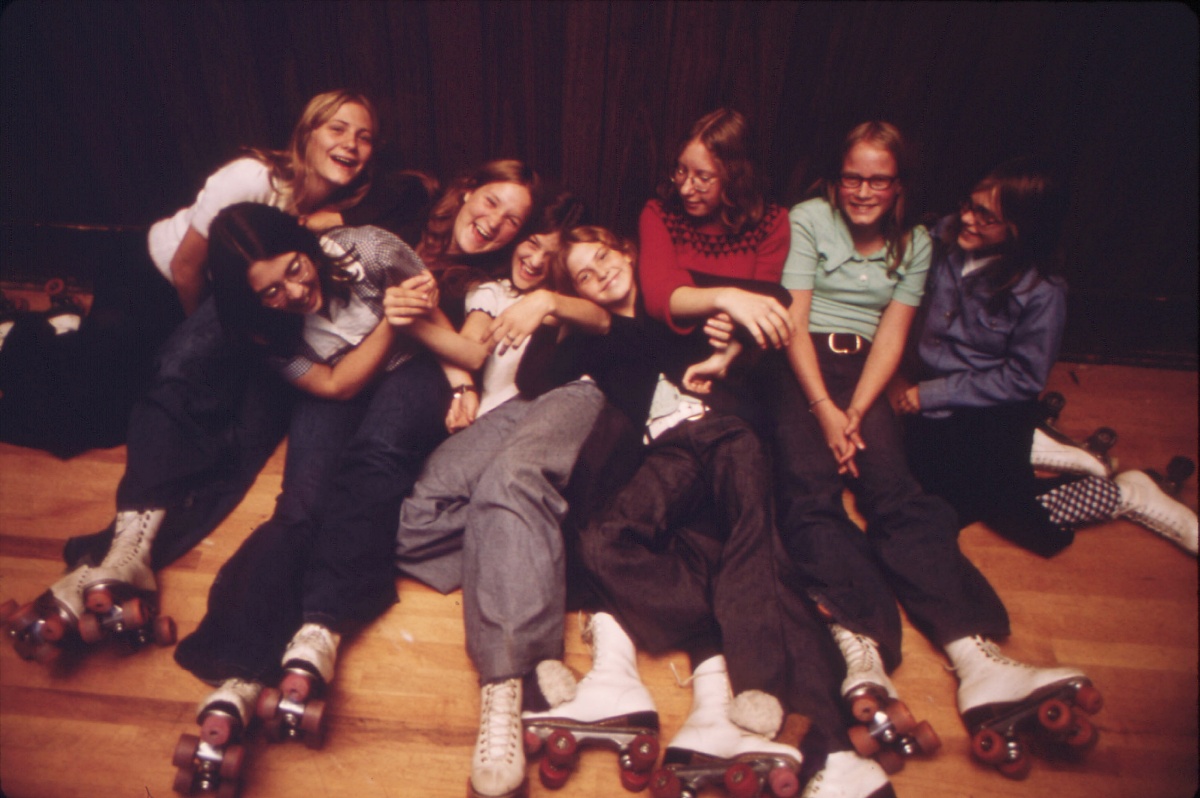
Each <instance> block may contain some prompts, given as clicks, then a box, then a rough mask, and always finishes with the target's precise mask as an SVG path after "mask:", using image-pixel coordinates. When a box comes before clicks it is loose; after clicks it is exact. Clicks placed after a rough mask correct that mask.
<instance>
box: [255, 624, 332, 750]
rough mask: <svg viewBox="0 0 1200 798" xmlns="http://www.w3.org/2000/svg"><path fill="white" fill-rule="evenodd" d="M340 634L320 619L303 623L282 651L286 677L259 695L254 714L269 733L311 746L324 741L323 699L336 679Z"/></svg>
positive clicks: (317, 746) (275, 739) (319, 744)
mask: <svg viewBox="0 0 1200 798" xmlns="http://www.w3.org/2000/svg"><path fill="white" fill-rule="evenodd" d="M341 639H342V638H341V635H339V634H337V633H336V632H333V631H330V630H329V629H328V628H326V627H324V626H322V625H320V624H317V623H306V624H304V625H303V626H301V627H300V628H299V629H298V630H297V631H296V634H295V635H294V636H293V637H292V641H291V642H290V643H288V647H287V650H286V651H284V652H283V678H282V679H281V680H280V682H279V687H278V688H275V687H268V688H266V689H264V690H263V691H262V693H261V694H260V695H259V697H258V705H257V707H256V710H255V714H257V715H258V717H259V718H261V719H262V721H263V728H264V729H266V732H267V737H268V738H269V739H271V740H272V741H274V742H278V741H280V740H303V741H304V744H305V745H306V746H308V747H309V748H314V749H316V748H320V747H321V746H323V745H324V744H325V702H324V701H322V700H321V699H320V696H321V695H322V694H323V693H324V691H325V688H326V687H327V686H328V685H329V683H330V682H332V681H333V666H334V663H335V662H336V660H337V647H338V643H339V642H341Z"/></svg>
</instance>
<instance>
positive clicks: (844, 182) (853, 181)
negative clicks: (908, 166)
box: [838, 172, 900, 191]
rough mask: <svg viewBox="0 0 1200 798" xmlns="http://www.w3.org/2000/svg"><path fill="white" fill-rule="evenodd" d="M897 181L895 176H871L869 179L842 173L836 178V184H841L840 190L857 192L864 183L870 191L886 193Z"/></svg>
mask: <svg viewBox="0 0 1200 798" xmlns="http://www.w3.org/2000/svg"><path fill="white" fill-rule="evenodd" d="M899 179H900V178H898V177H896V176H895V175H871V176H870V177H863V176H862V175H856V174H852V173H850V172H843V173H842V174H841V175H839V176H838V183H840V184H841V186H842V188H845V189H849V190H850V191H857V190H858V189H859V188H861V187H862V184H863V183H866V184H867V187H868V188H870V189H871V190H872V191H887V190H888V189H889V188H891V187H892V186H894V185H895V184H896V181H897V180H899Z"/></svg>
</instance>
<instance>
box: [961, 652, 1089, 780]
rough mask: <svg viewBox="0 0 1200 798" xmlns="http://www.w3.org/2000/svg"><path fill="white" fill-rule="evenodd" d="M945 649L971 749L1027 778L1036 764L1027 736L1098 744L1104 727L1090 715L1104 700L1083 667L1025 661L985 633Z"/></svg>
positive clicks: (1079, 746) (1068, 744)
mask: <svg viewBox="0 0 1200 798" xmlns="http://www.w3.org/2000/svg"><path fill="white" fill-rule="evenodd" d="M945 650H946V654H947V655H948V656H949V657H950V662H951V663H952V664H953V665H954V670H955V672H956V674H957V675H958V679H959V686H958V711H959V714H961V715H962V718H963V722H964V723H965V725H966V727H967V731H968V732H969V733H970V734H971V753H972V754H974V755H975V757H976V758H977V759H979V760H980V761H982V762H985V763H987V764H990V765H995V766H996V767H997V769H998V770H999V771H1000V772H1001V773H1003V774H1004V775H1005V776H1008V777H1009V778H1014V779H1021V778H1024V777H1025V776H1026V775H1028V774H1029V769H1030V767H1031V764H1032V763H1031V760H1030V757H1029V751H1028V750H1027V749H1026V746H1025V744H1024V742H1023V741H1022V740H1021V736H1026V735H1032V734H1040V735H1043V736H1048V737H1050V738H1051V739H1052V740H1053V741H1054V742H1057V743H1059V744H1060V745H1061V746H1062V748H1063V749H1065V750H1071V749H1074V750H1077V751H1078V750H1084V749H1087V748H1090V747H1091V746H1093V745H1094V744H1095V742H1096V738H1097V735H1098V732H1097V731H1096V728H1095V727H1094V726H1093V725H1092V724H1091V722H1090V721H1089V720H1088V719H1087V717H1086V716H1087V715H1091V714H1094V713H1096V712H1098V711H1099V710H1100V708H1101V707H1102V706H1103V704H1104V701H1103V698H1102V697H1101V695H1100V691H1098V690H1097V689H1096V688H1095V687H1093V686H1092V683H1091V681H1090V680H1089V679H1088V678H1087V676H1085V675H1084V674H1083V672H1082V671H1080V670H1078V669H1076V668H1063V667H1059V668H1035V667H1033V666H1030V665H1025V664H1023V663H1020V662H1017V661H1015V660H1012V659H1009V658H1008V657H1006V656H1004V655H1003V654H1001V653H1000V649H999V648H997V646H996V645H995V644H994V643H991V642H990V641H988V640H985V639H984V638H982V637H979V636H974V637H964V638H962V639H960V640H955V641H953V642H951V643H949V644H947V645H946V649H945Z"/></svg>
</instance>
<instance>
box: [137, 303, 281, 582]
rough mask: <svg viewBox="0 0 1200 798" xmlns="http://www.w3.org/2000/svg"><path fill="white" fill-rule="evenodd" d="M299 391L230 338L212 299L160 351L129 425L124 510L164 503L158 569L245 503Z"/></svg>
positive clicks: (155, 555) (157, 549)
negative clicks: (153, 370) (152, 372)
mask: <svg viewBox="0 0 1200 798" xmlns="http://www.w3.org/2000/svg"><path fill="white" fill-rule="evenodd" d="M294 396H295V391H294V389H292V388H291V386H289V385H287V384H286V383H285V382H284V381H283V380H282V379H280V378H279V377H278V376H277V375H275V374H274V373H273V372H271V371H270V370H269V369H267V368H266V367H265V366H264V365H263V364H262V362H261V359H260V358H259V357H258V356H257V355H256V354H254V353H253V352H251V351H250V350H249V349H248V348H247V347H246V346H244V345H241V344H238V343H236V342H234V341H231V340H230V339H228V338H227V337H226V336H225V334H224V332H223V330H222V329H221V326H220V323H219V322H218V320H217V317H216V309H215V305H214V304H213V302H212V301H211V300H209V301H206V302H205V303H204V304H202V305H201V306H200V308H199V309H198V310H197V311H196V313H194V314H193V315H192V316H190V317H189V318H188V319H187V320H186V321H184V323H183V324H182V325H181V326H180V327H179V328H178V329H177V330H176V331H175V332H174V334H172V336H171V338H170V339H169V340H168V341H167V343H166V344H165V345H164V346H163V348H162V349H161V350H160V352H159V363H158V371H157V373H156V376H155V378H154V381H153V383H152V384H151V387H150V389H149V390H148V391H147V393H146V395H145V396H144V397H143V398H142V399H141V400H139V401H138V402H137V403H136V404H135V405H134V408H133V412H132V413H131V415H130V421H129V434H128V448H127V459H126V470H125V475H124V477H123V478H122V480H121V483H120V485H119V486H118V488H117V508H118V509H122V510H124V509H141V508H145V507H162V508H164V509H166V510H167V511H168V512H167V516H166V518H165V519H164V522H163V525H162V528H161V529H160V530H159V533H158V535H157V536H156V538H155V540H154V545H153V547H152V557H153V562H152V565H153V567H155V568H162V567H164V566H165V565H168V564H169V563H171V562H173V561H174V560H176V559H178V558H179V557H181V556H183V555H184V554H185V553H187V552H188V551H189V550H191V548H193V547H194V546H195V545H196V544H197V543H198V542H199V541H200V540H203V539H204V538H205V537H207V536H208V534H209V533H211V532H212V531H213V530H214V529H215V528H216V527H217V526H218V525H219V524H220V523H221V521H223V520H224V519H225V517H226V516H227V515H228V514H229V513H230V511H232V510H233V508H234V507H236V506H237V505H238V503H239V502H241V500H242V498H244V496H245V494H246V491H247V490H249V488H250V485H251V484H253V482H254V480H255V478H256V477H257V476H258V473H259V471H261V470H262V467H263V465H264V464H265V463H266V461H267V459H268V458H269V457H270V456H271V455H272V454H273V453H274V451H275V449H276V447H277V446H278V445H279V442H280V441H281V440H282V439H283V435H284V433H285V431H286V429H287V423H288V418H289V415H290V407H291V403H292V401H293V399H294Z"/></svg>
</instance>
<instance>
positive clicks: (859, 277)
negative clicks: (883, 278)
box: [858, 274, 867, 283]
mask: <svg viewBox="0 0 1200 798" xmlns="http://www.w3.org/2000/svg"><path fill="white" fill-rule="evenodd" d="M858 281H859V282H860V283H865V282H866V281H867V275H865V274H860V275H858Z"/></svg>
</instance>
